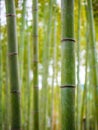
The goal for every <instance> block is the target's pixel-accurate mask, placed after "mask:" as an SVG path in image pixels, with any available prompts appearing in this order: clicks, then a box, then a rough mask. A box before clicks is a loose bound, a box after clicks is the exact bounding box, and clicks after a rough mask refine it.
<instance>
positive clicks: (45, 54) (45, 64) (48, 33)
mask: <svg viewBox="0 0 98 130" xmlns="http://www.w3.org/2000/svg"><path fill="white" fill-rule="evenodd" d="M52 2H53V0H49V8H48V23H47V27H46V34H45V35H44V36H45V37H44V38H45V42H44V48H43V63H42V64H43V74H42V103H43V104H42V105H43V108H42V115H43V117H42V128H41V129H43V130H45V129H46V127H47V125H46V124H47V102H48V100H47V95H48V93H47V87H48V83H47V79H48V67H49V50H50V40H51V21H52ZM45 21H46V20H45V19H44V24H46V23H45Z"/></svg>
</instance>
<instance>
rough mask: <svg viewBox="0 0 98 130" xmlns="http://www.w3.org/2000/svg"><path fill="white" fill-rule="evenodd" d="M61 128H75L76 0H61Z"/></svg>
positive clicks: (71, 129)
mask: <svg viewBox="0 0 98 130" xmlns="http://www.w3.org/2000/svg"><path fill="white" fill-rule="evenodd" d="M61 13H62V46H61V47H62V60H61V63H62V66H61V130H75V119H74V118H75V116H74V115H75V52H74V1H73V0H61Z"/></svg>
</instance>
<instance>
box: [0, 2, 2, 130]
mask: <svg viewBox="0 0 98 130" xmlns="http://www.w3.org/2000/svg"><path fill="white" fill-rule="evenodd" d="M0 10H1V2H0ZM0 129H1V130H2V42H1V13H0Z"/></svg>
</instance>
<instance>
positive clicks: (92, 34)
mask: <svg viewBox="0 0 98 130" xmlns="http://www.w3.org/2000/svg"><path fill="white" fill-rule="evenodd" d="M87 14H88V23H89V29H90V48H91V50H92V51H91V53H92V67H93V72H92V75H93V76H92V78H93V85H94V96H95V109H96V110H95V117H96V121H95V125H96V130H97V129H98V111H97V105H98V101H97V97H98V92H97V85H98V80H97V62H96V49H95V48H96V40H95V28H94V18H93V8H92V0H87Z"/></svg>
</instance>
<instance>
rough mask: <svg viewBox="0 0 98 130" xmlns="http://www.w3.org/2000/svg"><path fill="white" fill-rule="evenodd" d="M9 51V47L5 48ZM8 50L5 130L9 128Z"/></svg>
mask: <svg viewBox="0 0 98 130" xmlns="http://www.w3.org/2000/svg"><path fill="white" fill-rule="evenodd" d="M5 52H7V48H6V50H5ZM7 54H8V52H7V53H6V61H5V62H6V63H5V64H6V66H5V69H6V70H5V73H6V82H5V113H6V115H5V126H4V128H5V130H9V106H10V105H9V81H8V56H7Z"/></svg>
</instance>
